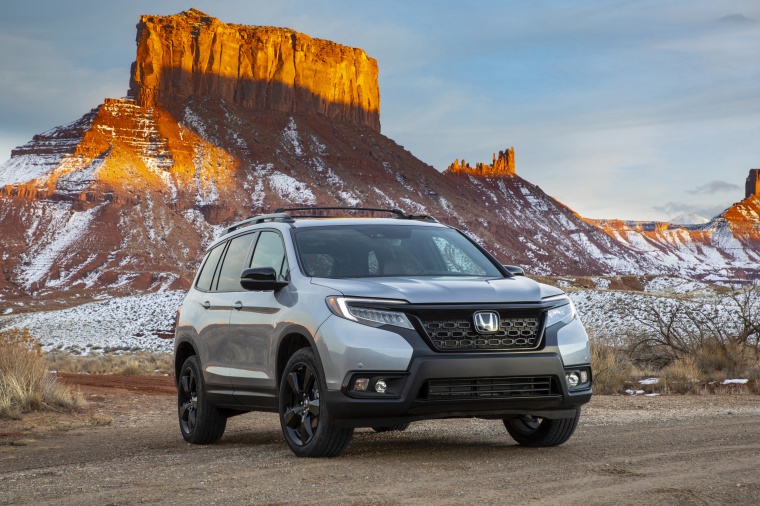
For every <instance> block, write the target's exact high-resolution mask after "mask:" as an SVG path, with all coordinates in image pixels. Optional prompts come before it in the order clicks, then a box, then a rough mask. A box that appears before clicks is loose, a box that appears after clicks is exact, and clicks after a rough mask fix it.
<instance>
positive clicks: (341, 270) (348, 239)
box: [295, 225, 502, 278]
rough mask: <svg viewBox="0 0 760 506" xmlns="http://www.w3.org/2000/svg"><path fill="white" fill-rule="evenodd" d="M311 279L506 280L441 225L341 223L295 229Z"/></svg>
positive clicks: (467, 243)
mask: <svg viewBox="0 0 760 506" xmlns="http://www.w3.org/2000/svg"><path fill="white" fill-rule="evenodd" d="M295 242H296V245H297V247H298V255H299V257H300V260H301V265H302V266H303V268H304V271H305V274H306V275H307V276H313V277H325V278H355V277H415V276H470V277H472V276H477V277H502V275H501V272H500V271H499V269H498V268H497V267H496V266H495V265H494V264H493V263H492V262H491V260H490V259H489V258H488V257H486V256H485V255H484V254H483V253H482V252H481V251H480V249H478V248H477V247H476V246H475V245H474V244H472V242H470V240H469V239H467V238H466V237H464V236H463V235H462V234H460V233H459V232H458V231H456V230H454V229H450V228H443V227H440V228H439V227H423V226H408V225H341V226H334V227H331V226H324V227H314V228H304V229H300V230H296V231H295Z"/></svg>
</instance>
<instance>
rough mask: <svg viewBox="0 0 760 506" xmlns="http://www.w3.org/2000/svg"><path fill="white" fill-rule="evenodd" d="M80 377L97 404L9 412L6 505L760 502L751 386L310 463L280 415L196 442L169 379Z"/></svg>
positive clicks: (434, 424)
mask: <svg viewBox="0 0 760 506" xmlns="http://www.w3.org/2000/svg"><path fill="white" fill-rule="evenodd" d="M67 381H73V382H76V378H74V379H70V378H69V379H67ZM147 383H150V384H151V386H150V388H147V387H146V386H145V385H146V384H147ZM80 388H81V389H82V392H83V394H84V395H85V396H86V397H87V398H88V401H89V403H90V407H89V408H88V410H87V411H86V412H83V413H78V414H74V415H71V414H56V413H53V414H50V413H48V414H41V413H35V414H30V415H26V416H25V417H24V418H23V419H22V420H15V421H13V420H12V421H2V422H0V504H114V505H122V504H125V505H126V504H142V503H156V504H158V503H160V504H187V503H199V502H200V503H206V504H240V503H255V504H294V503H300V502H305V503H309V504H374V505H383V504H429V503H436V504H462V503H465V502H469V503H477V504H496V503H499V504H511V503H517V504H541V505H546V504H578V503H583V504H610V503H616V504H636V505H648V504H747V505H750V504H752V505H754V504H757V502H758V498H759V497H760V475H758V467H760V397H758V396H753V395H705V396H696V395H695V396H661V397H624V396H596V397H594V399H593V401H592V402H591V404H590V405H589V406H588V407H587V408H586V409H585V410H584V414H583V418H582V420H581V423H580V425H579V427H578V430H577V431H576V433H575V435H574V436H573V437H572V438H571V439H570V441H568V442H567V443H566V444H564V445H563V446H560V447H557V448H543V449H528V448H522V447H519V446H517V445H516V444H515V443H514V441H512V440H511V439H510V438H509V436H508V435H507V434H506V431H505V430H504V427H503V425H501V423H500V422H495V421H486V420H470V419H465V420H440V421H427V422H418V423H415V424H412V426H411V427H410V428H409V429H408V430H407V431H405V432H394V433H384V434H376V433H374V432H373V431H371V430H369V429H359V430H357V432H356V434H355V436H354V439H353V442H352V443H351V445H350V446H349V449H348V451H347V453H346V454H345V455H344V456H343V457H340V458H337V459H319V460H314V459H298V458H296V457H294V456H293V455H292V453H291V452H290V451H289V450H288V449H287V447H286V445H285V443H284V441H283V440H282V434H281V433H280V429H279V424H278V422H277V417H276V415H273V414H249V415H244V416H240V417H235V418H232V419H230V421H229V424H228V428H227V432H226V433H225V436H224V438H222V440H221V441H220V442H219V443H218V444H216V445H212V446H205V447H202V446H191V445H188V444H186V443H185V442H184V441H183V440H182V438H181V436H180V435H179V431H178V428H177V426H176V418H175V416H176V415H175V411H174V406H175V400H174V397H173V396H172V395H171V394H170V392H171V391H172V387H171V384H170V380H169V378H155V379H152V380H146V379H130V378H121V379H119V380H118V381H116V380H114V377H109V378H107V379H106V380H104V381H103V382H102V383H101V384H98V381H97V380H93V377H88V379H87V381H86V382H84V381H83V382H81V386H80Z"/></svg>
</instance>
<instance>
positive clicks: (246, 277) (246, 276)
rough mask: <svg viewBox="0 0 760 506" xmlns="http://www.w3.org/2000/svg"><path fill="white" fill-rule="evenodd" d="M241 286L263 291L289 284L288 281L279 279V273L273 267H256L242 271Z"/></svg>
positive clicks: (275, 289)
mask: <svg viewBox="0 0 760 506" xmlns="http://www.w3.org/2000/svg"><path fill="white" fill-rule="evenodd" d="M240 286H242V287H243V288H245V289H246V290H251V291H257V292H261V291H264V290H274V291H277V290H279V289H281V288H284V287H286V286H288V282H287V281H277V273H276V272H275V270H274V269H272V268H271V267H255V268H253V269H246V270H244V271H243V272H242V273H240Z"/></svg>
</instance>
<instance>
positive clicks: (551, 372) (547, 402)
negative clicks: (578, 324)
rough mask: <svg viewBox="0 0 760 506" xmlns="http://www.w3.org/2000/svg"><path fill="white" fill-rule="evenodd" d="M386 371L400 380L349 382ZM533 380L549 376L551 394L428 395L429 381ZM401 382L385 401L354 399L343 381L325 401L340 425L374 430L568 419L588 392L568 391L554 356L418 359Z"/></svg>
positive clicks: (559, 362)
mask: <svg viewBox="0 0 760 506" xmlns="http://www.w3.org/2000/svg"><path fill="white" fill-rule="evenodd" d="M384 373H388V374H389V375H392V376H395V377H397V378H398V377H399V374H398V373H397V372H390V371H367V370H356V371H351V372H350V373H349V374H348V375H347V378H350V377H353V376H355V375H357V374H358V375H361V376H375V377H377V376H382V375H383V374H384ZM533 377H550V378H551V379H552V382H553V384H554V388H553V389H552V392H551V393H546V394H542V395H534V394H530V395H516V396H510V397H501V396H498V397H488V396H485V397H476V398H456V399H445V400H441V399H431V398H430V397H429V396H428V395H427V392H428V384H429V382H430V381H431V380H439V379H440V380H452V379H461V378H471V379H474V380H477V379H480V378H533ZM402 378H403V380H402V382H401V384H402V386H400V387H399V389H398V390H397V391H395V392H394V393H393V394H391V395H387V396H385V397H384V396H382V395H379V394H378V395H376V396H373V397H372V398H360V397H358V396H354V395H352V394H351V392H349V391H348V390H347V386H348V385H347V382H344V383H345V384H344V386H343V388H342V389H341V390H329V389H328V390H327V392H326V393H325V397H326V400H327V405H328V406H329V410H330V416H331V417H333V418H334V419H335V421H336V424H337V425H339V426H342V427H374V426H382V425H392V424H396V423H402V422H412V421H416V420H424V419H432V418H460V417H478V418H510V417H514V416H519V415H526V414H529V415H533V416H539V417H544V418H570V417H573V416H575V413H576V410H577V409H578V408H579V407H580V406H581V405H583V404H585V403H587V402H589V401H590V400H591V388H588V389H585V390H580V391H574V392H569V391H568V389H567V385H566V382H565V367H564V365H563V363H562V360H561V359H560V356H559V355H558V354H557V353H554V352H536V353H530V354H509V353H504V354H501V353H499V354H493V353H490V354H488V355H485V354H478V355H476V356H474V355H470V356H467V355H464V356H463V355H448V356H441V355H425V356H418V357H416V358H414V359H413V360H412V362H411V365H410V367H409V370H408V373H405V374H404V375H403V376H402Z"/></svg>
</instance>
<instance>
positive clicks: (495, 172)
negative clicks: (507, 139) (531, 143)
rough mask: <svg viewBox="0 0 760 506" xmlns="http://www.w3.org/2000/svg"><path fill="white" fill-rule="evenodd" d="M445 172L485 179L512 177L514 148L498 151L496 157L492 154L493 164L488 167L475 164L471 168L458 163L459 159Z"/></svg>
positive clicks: (482, 164) (513, 172)
mask: <svg viewBox="0 0 760 506" xmlns="http://www.w3.org/2000/svg"><path fill="white" fill-rule="evenodd" d="M446 171H447V172H451V173H452V174H460V173H463V174H472V175H475V176H485V177H494V176H496V177H501V176H513V175H514V174H515V148H514V147H511V148H509V149H506V150H504V151H499V154H498V156H497V155H496V153H494V155H493V163H491V164H490V165H486V164H485V163H482V162H478V163H476V164H475V167H472V166H470V164H469V163H467V162H465V161H464V160H462V161H461V162H460V161H459V159H456V160H454V163H452V164H451V165H449V167H448V169H446Z"/></svg>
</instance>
